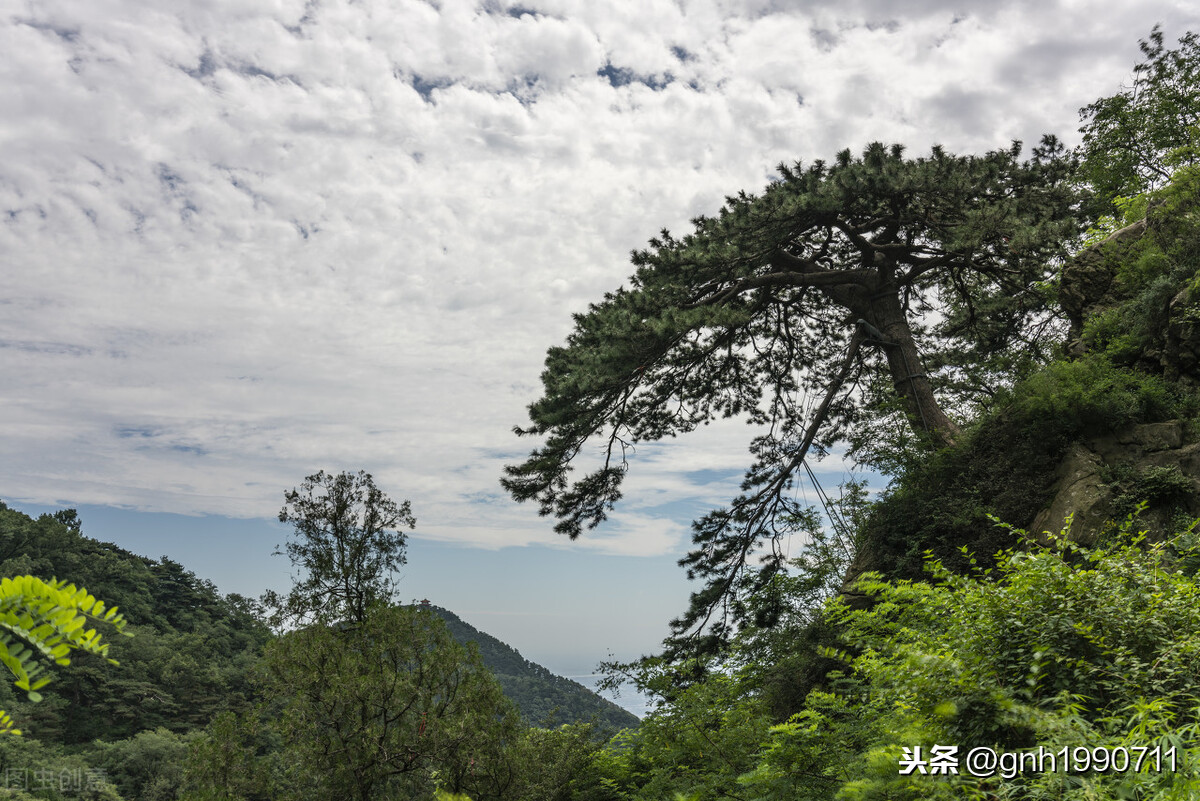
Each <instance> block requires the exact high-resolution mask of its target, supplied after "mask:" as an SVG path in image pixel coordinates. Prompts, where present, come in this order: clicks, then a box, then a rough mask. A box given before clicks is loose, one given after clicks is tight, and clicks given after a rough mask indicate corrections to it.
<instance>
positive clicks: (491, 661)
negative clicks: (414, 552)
mask: <svg viewBox="0 0 1200 801" xmlns="http://www.w3.org/2000/svg"><path fill="white" fill-rule="evenodd" d="M430 608H431V609H432V611H433V613H434V614H436V615H437V616H438V617H440V618H441V619H442V620H444V621H446V627H447V628H448V629H449V630H450V634H452V635H453V636H454V639H455V640H457V641H458V642H460V643H462V644H463V645H466V644H467V643H474V644H475V647H477V648H478V649H479V656H480V658H481V659H482V660H483V664H485V665H487V668H488V670H490V671H491V672H492V674H493V675H494V676H495V677H496V680H497V681H499V682H500V687H501V688H502V689H503V690H504V694H505V695H506V696H508V697H509V698H511V699H512V700H513V702H514V703H515V704H516V705H517V709H519V710H520V712H521V716H522V717H523V718H524V719H525V720H527V721H529V722H530V723H533V724H544V723H546V722H548V721H553V722H555V723H559V724H561V723H579V722H589V721H592V722H595V723H596V724H598V725H599V726H600V727H601V728H603V729H607V730H610V733H616V731H617V730H619V729H623V728H629V727H634V726H637V724H638V719H637V717H635V716H634V715H633V714H631V713H629V712H627V711H625V710H624V709H622V708H621V707H619V706H617V705H616V704H614V703H613V702H611V701H608V700H606V699H604V698H601V697H600V696H598V695H596V694H595V693H594V692H592V691H591V690H589V689H588V688H586V687H584V686H583V685H582V684H580V683H579V682H576V681H571V680H570V679H566V678H563V677H562V676H556V675H554V674H553V673H551V672H550V671H549V670H547V669H546V668H544V667H542V666H541V665H538V664H535V663H533V662H530V661H529V660H528V659H526V658H525V657H523V656H521V654H520V653H519V652H518V651H517V650H516V649H515V648H513V647H512V646H511V645H508V644H506V643H503V642H501V641H500V640H497V639H496V638H495V637H493V636H491V635H490V634H487V633H486V632H482V631H480V630H479V629H477V628H475V627H474V626H472V625H470V624H468V623H465V622H463V620H462V619H461V618H460V617H459V616H458V615H456V614H454V613H453V612H451V611H450V610H449V609H443V608H441V607H440V606H431V607H430Z"/></svg>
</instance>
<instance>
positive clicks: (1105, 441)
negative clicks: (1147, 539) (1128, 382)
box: [1030, 420, 1200, 543]
mask: <svg viewBox="0 0 1200 801" xmlns="http://www.w3.org/2000/svg"><path fill="white" fill-rule="evenodd" d="M1140 500H1145V501H1147V502H1148V503H1149V507H1148V509H1147V511H1146V513H1144V514H1143V516H1142V517H1141V518H1140V519H1139V528H1151V529H1156V530H1159V531H1164V532H1165V531H1166V529H1167V528H1168V527H1169V526H1170V525H1171V523H1172V520H1173V518H1174V517H1175V516H1176V515H1177V514H1179V513H1180V512H1186V513H1187V514H1188V515H1190V516H1192V517H1193V518H1194V517H1196V516H1200V442H1192V441H1190V437H1189V431H1188V429H1187V426H1186V425H1185V424H1184V423H1183V422H1181V421H1179V420H1170V421H1167V422H1163V423H1145V424H1142V425H1137V426H1133V427H1131V428H1128V429H1126V430H1124V431H1120V432H1117V433H1115V434H1111V435H1108V436H1104V437H1096V438H1093V439H1091V440H1087V441H1085V442H1082V443H1077V444H1075V445H1073V446H1072V447H1071V449H1070V451H1068V453H1067V456H1066V458H1064V459H1063V461H1062V464H1061V465H1060V466H1059V469H1058V481H1057V483H1056V485H1055V491H1054V499H1053V500H1052V501H1051V502H1050V505H1049V506H1048V507H1046V509H1044V510H1043V511H1042V512H1041V513H1040V514H1038V516H1037V517H1036V518H1035V519H1034V521H1033V525H1032V526H1031V527H1030V533H1031V534H1035V535H1037V536H1039V537H1040V538H1042V539H1045V536H1046V533H1047V532H1051V533H1058V532H1059V531H1061V530H1062V529H1063V527H1064V525H1065V522H1066V519H1067V517H1068V516H1069V515H1074V517H1073V519H1072V522H1071V527H1070V530H1069V532H1068V536H1069V537H1070V538H1071V539H1073V540H1076V541H1080V542H1084V543H1091V542H1094V541H1095V539H1096V538H1097V537H1098V536H1099V535H1100V534H1101V533H1102V532H1103V530H1104V527H1105V525H1106V524H1108V523H1109V522H1110V521H1112V520H1113V518H1114V517H1124V516H1125V515H1126V514H1128V512H1129V507H1131V506H1132V505H1133V504H1135V503H1136V502H1138V501H1140ZM1118 522H1119V521H1118Z"/></svg>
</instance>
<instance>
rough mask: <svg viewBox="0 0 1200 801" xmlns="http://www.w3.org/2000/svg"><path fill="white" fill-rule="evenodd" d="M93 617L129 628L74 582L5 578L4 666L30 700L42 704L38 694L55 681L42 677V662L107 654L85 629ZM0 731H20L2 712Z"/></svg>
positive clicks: (0, 594)
mask: <svg viewBox="0 0 1200 801" xmlns="http://www.w3.org/2000/svg"><path fill="white" fill-rule="evenodd" d="M89 619H90V620H94V621H100V622H103V623H108V624H111V625H112V626H113V627H114V628H115V629H116V630H117V631H118V632H121V631H123V630H124V628H125V618H124V617H122V616H121V615H120V614H119V613H118V612H117V608H116V607H115V606H114V607H111V608H109V607H106V605H105V603H104V602H103V601H98V600H96V598H95V597H94V596H92V595H91V594H89V593H88V591H87V590H83V589H77V588H76V587H75V585H74V584H68V583H67V582H65V581H58V580H51V581H43V580H42V579H40V578H37V577H36V576H16V577H15V578H4V579H0V662H3V663H4V666H5V667H7V668H8V669H9V672H11V673H12V674H13V676H14V677H15V684H16V686H17V687H18V688H19V689H22V690H24V691H25V692H26V693H28V695H29V700H30V701H40V700H41V698H42V696H41V693H39V692H38V690H40V689H41V688H42V687H44V686H46V684H47V683H49V681H50V679H49V678H48V677H46V676H40V677H39V676H38V674H39V673H41V672H42V670H43V665H42V663H41V661H40V660H42V659H45V660H49V661H53V662H54V663H55V664H58V665H69V664H70V663H71V652H72V651H80V652H83V653H92V654H98V655H100V656H103V657H107V656H108V643H107V642H105V641H104V638H103V637H102V636H101V635H100V634H99V632H97V631H96V629H94V628H87V627H86V626H87V621H88V620H89ZM109 661H110V662H112V663H113V664H114V665H115V664H116V661H115V660H112V659H109ZM0 733H11V734H20V733H21V732H20V730H19V729H17V728H15V727H14V726H13V721H12V718H10V717H9V716H8V714H7V713H5V712H0Z"/></svg>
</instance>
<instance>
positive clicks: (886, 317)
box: [871, 295, 959, 446]
mask: <svg viewBox="0 0 1200 801" xmlns="http://www.w3.org/2000/svg"><path fill="white" fill-rule="evenodd" d="M871 312H872V314H871V316H872V317H873V318H874V320H872V321H871V322H872V323H873V324H874V325H875V327H876V328H878V329H879V330H880V331H881V332H882V333H883V335H884V337H885V339H886V343H884V344H882V345H881V348H882V350H883V353H884V356H885V357H886V358H887V363H888V370H889V371H890V372H891V375H892V383H893V385H894V386H895V388H896V394H897V395H899V396H900V398H901V400H903V401H904V411H905V414H906V415H907V416H908V422H909V424H910V425H911V426H912V428H913V430H914V431H916V432H918V433H924V434H927V435H929V436H930V437H931V438H932V439H933V441H934V442H935V443H936V444H937V445H940V446H947V445H953V444H954V442H955V440H956V439H957V438H958V435H959V428H958V426H957V425H955V424H954V421H953V420H951V419H950V418H949V417H947V416H946V413H945V412H943V411H942V407H941V405H940V404H939V403H938V401H937V398H936V397H935V396H934V394H933V386H932V385H931V384H930V383H929V377H928V376H927V375H925V368H924V366H923V365H922V363H921V354H920V352H919V351H918V350H917V343H916V340H914V339H913V335H912V328H911V327H910V326H909V324H908V318H907V317H906V316H905V314H904V309H903V308H901V306H900V298H899V297H898V296H894V295H893V296H885V297H883V298H882V299H879V300H877V301H876V302H875V303H874V304H872V308H871Z"/></svg>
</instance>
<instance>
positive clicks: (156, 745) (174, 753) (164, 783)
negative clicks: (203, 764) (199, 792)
mask: <svg viewBox="0 0 1200 801" xmlns="http://www.w3.org/2000/svg"><path fill="white" fill-rule="evenodd" d="M191 739H194V737H185V736H181V735H178V734H176V733H174V732H171V731H168V730H167V729H164V728H159V729H155V730H153V731H143V732H139V733H138V734H136V735H134V736H133V737H131V738H129V739H127V740H117V741H114V742H108V743H97V744H96V745H94V746H93V747H92V748H91V749H89V751H88V752H87V756H88V762H89V763H90V764H91V765H93V766H95V767H97V768H100V769H101V770H103V772H104V776H105V779H106V780H107V781H108V782H110V783H111V784H112V785H113V786H114V787H115V788H116V789H117V790H118V791H119V792H120V794H121V796H122V797H124V798H129V799H134V798H136V799H138V801H174V799H176V798H178V797H179V793H180V790H181V788H182V785H183V773H184V763H185V758H186V754H187V751H188V742H189V740H191Z"/></svg>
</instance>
